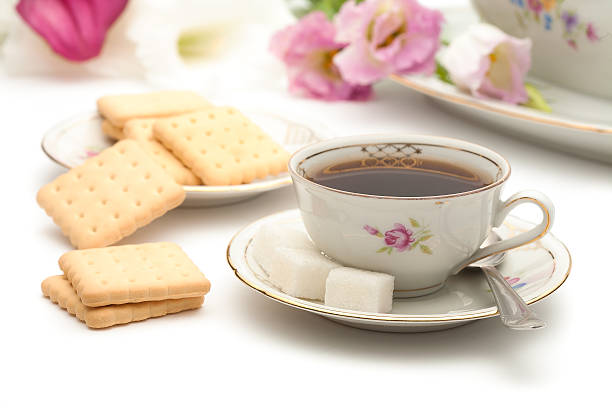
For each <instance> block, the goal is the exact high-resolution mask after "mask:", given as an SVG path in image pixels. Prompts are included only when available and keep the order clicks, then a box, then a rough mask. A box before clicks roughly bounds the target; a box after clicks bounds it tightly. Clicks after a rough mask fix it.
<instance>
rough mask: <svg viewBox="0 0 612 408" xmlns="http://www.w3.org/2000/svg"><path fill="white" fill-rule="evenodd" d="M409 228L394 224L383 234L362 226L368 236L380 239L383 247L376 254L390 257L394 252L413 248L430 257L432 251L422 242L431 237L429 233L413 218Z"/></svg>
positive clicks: (397, 223)
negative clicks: (384, 254)
mask: <svg viewBox="0 0 612 408" xmlns="http://www.w3.org/2000/svg"><path fill="white" fill-rule="evenodd" d="M409 220H410V228H409V227H408V226H406V225H404V224H401V223H399V222H396V223H394V224H393V227H392V228H390V229H388V230H386V231H385V232H384V233H383V232H381V230H380V229H379V228H378V227H373V226H371V225H368V224H366V225H364V226H363V229H364V230H365V231H366V232H367V233H368V234H370V235H373V236H376V237H378V238H382V239H383V241H384V243H385V245H384V246H382V247H381V248H379V249H378V250H377V251H376V252H377V253H380V254H382V253H386V254H388V255H391V253H392V252H393V251H394V250H395V251H397V252H405V251H411V250H413V249H414V248H418V249H420V251H421V252H422V253H424V254H427V255H432V254H433V251H432V250H431V247H429V246H428V245H427V244H425V243H424V242H425V241H427V240H429V239H430V238H432V237H433V234H432V233H431V231H430V230H429V229H428V228H427V227H426V226H423V225H422V223H420V222H418V221H417V220H415V219H414V218H410V219H409Z"/></svg>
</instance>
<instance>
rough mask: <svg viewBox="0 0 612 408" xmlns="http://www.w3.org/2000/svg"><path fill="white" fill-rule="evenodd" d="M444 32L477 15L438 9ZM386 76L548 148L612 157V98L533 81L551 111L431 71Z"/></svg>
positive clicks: (461, 26) (464, 10) (474, 19)
mask: <svg viewBox="0 0 612 408" xmlns="http://www.w3.org/2000/svg"><path fill="white" fill-rule="evenodd" d="M443 12H444V16H445V18H446V21H447V26H448V27H445V32H446V33H445V35H444V36H445V38H448V39H449V40H451V41H452V38H453V37H454V36H455V35H457V34H458V33H461V32H462V31H464V29H465V28H466V27H467V26H468V25H470V24H473V23H476V22H477V21H478V17H477V16H476V14H475V12H474V11H473V10H472V9H470V8H453V9H444V10H443ZM391 79H392V80H394V81H396V82H398V83H400V84H402V85H404V86H407V87H409V88H411V89H414V90H415V91H418V92H420V93H422V94H424V95H426V96H428V97H431V98H433V100H434V101H436V102H439V103H441V104H442V105H443V106H444V107H446V108H448V109H450V110H452V111H455V112H458V113H460V114H462V115H465V116H469V117H472V118H474V119H476V120H479V121H482V122H484V123H487V124H488V125H491V126H494V127H495V128H496V129H505V130H506V131H507V132H511V134H512V135H513V136H514V135H516V136H520V137H522V138H525V139H527V140H530V141H533V142H536V143H538V144H541V145H544V146H546V147H549V148H554V149H559V150H563V151H566V152H570V153H573V154H577V155H580V156H584V157H588V158H593V159H597V160H602V161H606V162H612V101H610V100H606V99H603V98H598V97H594V96H590V95H586V94H582V93H580V92H576V91H572V90H569V89H565V88H562V87H560V86H557V85H553V84H549V83H545V82H543V81H541V80H538V79H537V78H528V79H527V81H528V82H530V83H532V84H534V85H536V87H537V88H538V90H539V91H540V92H541V93H542V95H543V96H544V98H545V99H546V101H547V102H548V103H549V105H550V106H551V108H552V113H545V112H541V111H538V110H535V109H531V108H527V107H523V106H518V105H512V104H509V103H505V102H501V101H497V100H489V99H479V98H475V97H473V96H471V95H469V94H467V93H465V92H463V91H460V90H459V89H457V88H456V87H455V86H453V85H451V84H448V83H446V82H443V81H441V80H440V79H438V78H437V77H435V76H431V77H422V76H397V75H393V76H391Z"/></svg>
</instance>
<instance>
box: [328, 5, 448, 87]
mask: <svg viewBox="0 0 612 408" xmlns="http://www.w3.org/2000/svg"><path fill="white" fill-rule="evenodd" d="M442 21H443V17H442V14H441V13H440V12H439V11H434V10H430V9H428V8H425V7H422V6H421V5H419V3H417V1H416V0H365V1H363V2H361V3H359V4H356V3H355V1H354V0H350V1H348V2H346V3H344V5H343V6H342V8H341V9H340V11H339V12H338V14H337V15H336V17H335V24H336V27H337V29H338V33H337V34H336V41H338V42H341V43H348V44H349V45H348V46H347V47H346V48H345V49H343V50H342V51H340V52H339V53H338V55H336V56H335V57H334V62H335V63H336V65H337V66H338V68H339V69H340V72H341V73H342V76H343V77H344V78H345V79H346V80H347V81H350V82H353V83H356V84H362V85H367V84H371V83H373V82H375V81H377V80H379V79H381V78H384V77H386V76H387V75H389V74H394V73H395V74H408V73H425V74H431V73H432V72H433V70H434V69H435V59H434V57H435V54H436V52H437V50H438V47H439V43H440V42H439V39H438V37H439V35H440V25H441V23H442Z"/></svg>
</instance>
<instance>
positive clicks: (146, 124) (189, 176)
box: [122, 119, 202, 186]
mask: <svg viewBox="0 0 612 408" xmlns="http://www.w3.org/2000/svg"><path fill="white" fill-rule="evenodd" d="M156 120H157V119H132V120H129V121H127V122H126V123H125V126H124V127H123V132H122V133H123V135H124V136H125V138H126V139H132V140H136V141H137V142H138V143H139V144H140V147H142V148H143V149H144V150H145V151H146V152H147V153H149V155H151V157H152V158H153V159H154V160H155V161H156V162H157V163H158V164H159V165H160V166H162V168H163V169H164V170H166V172H167V173H168V174H170V175H171V176H172V178H174V181H176V182H177V183H179V184H182V185H185V186H197V185H201V184H202V180H200V178H199V177H198V176H196V175H195V174H193V172H192V171H191V170H189V169H188V168H187V167H185V166H184V165H183V163H181V161H180V160H179V159H177V158H176V157H174V155H173V154H172V153H170V151H168V149H166V148H165V147H164V146H163V145H162V144H161V143H159V142H158V141H157V140H156V139H155V138H154V137H153V124H154V123H155V121H156Z"/></svg>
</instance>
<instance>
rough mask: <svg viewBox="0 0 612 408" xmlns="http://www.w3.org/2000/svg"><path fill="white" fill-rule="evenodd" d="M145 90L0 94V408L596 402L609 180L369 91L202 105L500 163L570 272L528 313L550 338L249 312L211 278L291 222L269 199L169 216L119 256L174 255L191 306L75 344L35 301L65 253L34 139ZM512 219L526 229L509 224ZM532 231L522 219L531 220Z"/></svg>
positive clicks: (414, 98)
mask: <svg viewBox="0 0 612 408" xmlns="http://www.w3.org/2000/svg"><path fill="white" fill-rule="evenodd" d="M147 89H149V88H147V87H146V85H144V84H141V83H138V82H133V81H118V80H89V79H88V80H84V79H83V80H70V79H54V80H51V79H44V78H39V79H27V78H25V79H24V78H21V79H17V78H14V77H3V78H0V112H2V116H1V117H2V133H3V136H2V140H3V152H2V156H1V157H2V160H1V166H2V167H1V174H2V176H3V177H2V180H3V190H2V202H1V204H0V205H1V209H2V211H1V212H0V214H1V215H0V217H1V219H2V223H1V226H2V233H3V234H2V235H3V240H2V241H3V242H2V244H3V246H2V260H3V268H2V269H3V275H4V277H3V279H2V289H1V295H0V299H1V300H0V301H1V306H2V323H3V324H2V326H1V327H2V335H1V337H0V342H1V347H0V353H1V360H0V367H1V368H0V372H1V373H2V374H3V378H2V379H1V380H0V405H1V406H3V407H9V406H10V407H12V406H23V405H26V404H30V403H31V404H36V405H37V406H60V405H61V406H127V405H134V406H177V405H179V404H190V406H191V405H199V406H203V405H208V406H225V405H229V404H230V403H231V404H234V403H236V404H237V403H240V404H243V405H255V406H259V405H262V404H264V403H267V404H270V405H287V406H289V405H298V406H301V405H314V404H317V405H318V404H325V405H327V404H328V403H329V401H330V400H333V401H334V402H335V403H339V404H342V406H349V405H362V404H363V405H366V404H370V403H372V404H376V406H389V405H391V404H397V405H399V406H417V405H419V406H423V405H427V406H432V405H433V406H442V405H443V404H448V405H450V404H452V405H453V406H463V405H477V406H478V405H485V404H486V405H491V406H493V405H499V406H511V405H513V406H514V405H517V404H520V405H525V406H536V405H546V406H549V404H551V403H552V402H572V403H582V404H588V403H589V402H592V403H594V402H595V401H598V400H599V401H600V404H604V402H603V401H602V400H600V397H603V396H605V395H607V389H609V379H610V375H609V369H608V367H609V365H610V363H611V361H610V344H611V341H610V340H611V336H610V334H609V329H608V324H609V312H608V311H609V309H610V290H609V288H610V287H611V286H612V273H611V272H612V271H611V270H610V264H609V263H608V258H609V254H610V248H611V247H610V242H611V240H610V230H611V227H612V222H611V220H610V210H611V208H612V166H610V165H605V164H601V163H595V162H591V161H589V160H586V159H580V158H576V157H572V156H569V155H565V154H562V153H557V152H554V151H552V150H550V149H549V148H542V147H538V146H536V145H533V144H530V143H528V142H524V141H521V140H519V139H515V138H513V137H512V136H511V135H509V134H502V133H498V132H497V131H496V130H495V129H491V128H484V127H481V126H480V125H479V124H477V123H475V122H471V121H469V120H467V119H464V118H460V117H456V116H452V115H450V114H448V113H446V112H444V111H443V110H440V108H439V107H438V106H437V105H435V104H433V103H431V102H430V101H428V100H427V99H426V98H424V97H422V96H420V95H418V94H416V93H415V92H413V91H411V90H408V89H405V88H402V87H401V86H399V85H396V84H394V83H391V82H387V81H384V82H382V83H381V84H380V85H378V86H377V87H376V97H375V99H374V100H372V101H370V102H366V103H325V102H318V101H313V100H305V99H299V98H295V97H291V96H289V95H288V94H287V93H286V91H285V89H284V87H283V86H280V85H278V84H276V83H275V84H270V86H268V87H261V88H260V89H250V90H248V92H247V91H243V92H238V91H236V90H234V91H233V92H232V93H231V94H223V95H221V94H218V93H216V94H215V95H208V94H207V91H206V89H199V90H200V91H202V92H203V93H204V94H205V95H207V96H209V97H210V98H211V99H212V100H213V102H218V101H220V100H223V101H224V102H225V101H229V102H230V103H235V104H240V105H259V106H263V107H265V108H266V109H267V110H270V111H278V112H282V113H285V114H287V115H290V116H291V115H293V116H295V117H299V118H313V119H315V120H317V121H319V122H323V123H325V124H327V125H328V126H329V127H330V128H331V129H332V130H333V131H334V133H335V134H336V135H338V136H340V135H350V134H358V133H372V132H416V133H428V134H435V135H443V136H451V137H457V138H461V139H465V140H469V141H472V142H476V143H480V144H483V145H485V146H488V147H490V148H492V149H494V150H497V151H498V152H499V153H501V154H502V155H504V156H505V157H506V158H508V160H509V161H510V162H511V164H512V176H511V178H510V180H509V181H508V183H507V187H506V190H505V191H506V195H510V194H511V193H513V192H515V191H517V190H519V189H525V188H530V189H537V190H541V191H543V192H545V193H546V194H547V195H549V197H550V198H551V199H552V200H553V202H554V203H555V205H556V209H557V211H556V214H557V218H556V222H555V225H554V226H553V228H552V231H553V233H554V234H555V235H556V236H557V237H558V238H559V239H561V240H562V241H564V242H565V243H566V245H567V246H568V248H569V250H570V252H571V254H572V258H573V269H572V273H571V275H570V277H569V279H568V280H567V282H566V283H565V284H564V285H563V286H562V287H561V288H560V289H559V290H558V291H557V292H555V293H554V294H553V295H551V296H550V297H549V298H546V299H544V300H542V301H541V302H539V303H538V304H536V305H534V306H533V308H534V310H535V311H536V312H537V313H538V314H539V316H540V317H542V318H543V319H545V320H546V321H548V323H549V327H548V328H546V329H545V330H542V331H538V332H512V331H509V330H507V329H505V328H504V327H502V325H501V323H500V322H499V321H498V320H497V319H495V318H492V319H487V320H484V321H479V322H476V323H473V324H469V325H466V326H462V327H459V328H455V329H451V330H446V331H440V332H433V333H423V334H389V333H376V332H370V331H364V330H357V329H352V328H348V327H344V326H341V325H338V324H336V323H332V322H330V321H327V320H325V319H323V318H320V317H317V316H315V315H311V314H309V313H306V312H302V311H298V310H294V309H291V308H289V307H287V306H284V305H281V304H277V303H275V302H273V301H272V300H270V299H267V298H264V297H263V296H261V295H259V294H258V293H256V292H254V291H252V290H251V289H249V288H247V287H246V286H244V285H243V284H242V283H241V282H240V281H239V280H238V279H236V278H235V277H234V275H233V273H232V271H231V269H230V268H229V266H228V265H227V263H226V258H225V250H226V246H227V243H228V241H229V239H230V238H231V237H232V235H233V234H234V233H235V232H236V231H237V230H238V229H239V228H241V227H242V226H244V225H246V224H248V223H250V222H252V221H254V220H256V219H258V218H260V217H262V216H265V215H268V214H270V213H273V212H277V211H281V210H285V209H290V208H294V207H295V206H296V203H295V199H294V196H293V191H292V189H291V188H285V189H282V190H279V191H275V192H271V193H268V194H265V195H263V196H261V197H259V198H256V199H254V200H252V201H247V202H244V203H241V204H237V205H232V206H226V207H220V208H213V209H177V210H174V211H171V212H170V213H168V214H167V215H165V216H164V217H162V218H160V219H158V220H156V221H154V222H153V223H152V224H151V225H149V226H147V227H145V228H143V229H141V230H139V231H137V232H136V233H135V234H133V235H132V236H130V237H128V238H126V239H125V240H123V241H122V242H121V243H122V244H128V243H140V242H148V241H162V240H163V241H174V242H176V243H178V244H179V245H181V246H182V247H183V248H184V250H185V251H186V252H187V253H188V254H189V256H190V257H191V258H192V259H193V260H194V262H195V263H196V264H197V265H198V266H199V267H200V268H201V270H202V271H203V272H204V273H205V274H206V275H207V277H208V278H209V279H210V281H211V282H212V289H211V292H210V294H209V295H208V296H207V297H206V301H205V304H204V307H203V308H202V309H200V310H197V311H190V312H185V313H180V314H177V315H172V316H167V317H163V318H159V319H151V320H148V321H145V322H141V323H134V324H129V325H124V326H120V327H115V328H111V329H108V330H90V329H87V328H86V326H85V325H84V324H82V323H80V322H79V321H78V320H76V319H75V318H74V317H72V316H70V315H68V314H67V313H66V312H65V311H63V310H60V309H59V308H58V307H57V306H56V305H53V304H52V303H51V302H50V301H49V300H48V299H46V298H44V297H43V296H42V294H41V292H40V282H41V281H42V280H43V279H44V278H46V277H47V276H49V275H53V274H58V273H60V271H59V269H58V266H57V259H58V258H59V256H60V255H61V254H62V253H64V252H66V251H68V250H70V249H72V248H71V246H70V244H69V243H68V241H67V240H66V239H65V238H64V237H63V236H62V235H61V233H60V230H59V228H58V227H57V226H55V225H54V224H53V223H52V221H51V220H50V218H49V217H47V216H46V215H45V214H44V211H43V210H41V209H40V208H39V207H38V206H37V204H36V201H35V194H36V192H37V190H38V189H39V188H40V187H41V186H42V185H44V184H45V183H47V182H49V181H51V180H52V179H53V178H55V177H56V176H58V175H59V174H61V173H62V172H63V171H64V169H62V168H60V167H59V166H58V165H56V164H54V163H53V162H51V161H50V160H49V159H48V158H47V157H46V156H45V155H44V154H43V152H42V151H41V149H40V140H41V137H42V134H43V133H44V131H45V130H47V129H48V128H49V127H51V126H52V125H53V124H55V123H56V122H58V121H60V120H62V119H64V118H66V117H68V116H71V115H73V114H75V113H78V112H82V111H86V110H91V109H93V108H94V103H95V100H96V98H97V97H99V96H101V95H103V94H108V93H122V92H131V91H135V92H137V91H142V90H147ZM516 214H518V215H519V216H523V217H524V218H528V219H533V220H534V221H536V220H537V217H535V215H536V213H535V212H534V213H531V212H530V211H528V210H527V209H524V208H521V209H519V210H517V211H516ZM532 217H533V218H532Z"/></svg>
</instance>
